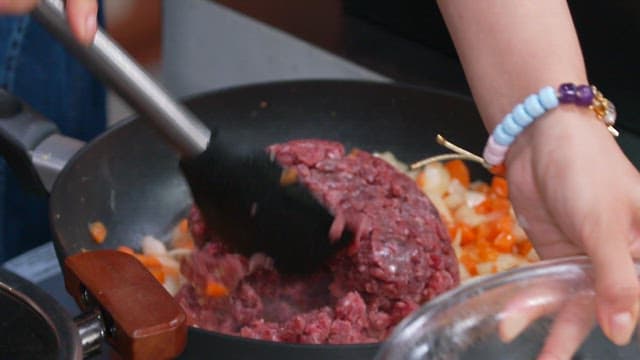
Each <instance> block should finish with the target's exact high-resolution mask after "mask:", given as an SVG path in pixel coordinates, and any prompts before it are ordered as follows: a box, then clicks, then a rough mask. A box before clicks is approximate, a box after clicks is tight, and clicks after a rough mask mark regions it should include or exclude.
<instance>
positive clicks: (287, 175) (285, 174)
mask: <svg viewBox="0 0 640 360" xmlns="http://www.w3.org/2000/svg"><path fill="white" fill-rule="evenodd" d="M296 181H298V171H297V170H296V169H295V168H293V167H290V168H286V169H284V170H282V175H281V176H280V185H282V186H288V185H291V184H295V183H296Z"/></svg>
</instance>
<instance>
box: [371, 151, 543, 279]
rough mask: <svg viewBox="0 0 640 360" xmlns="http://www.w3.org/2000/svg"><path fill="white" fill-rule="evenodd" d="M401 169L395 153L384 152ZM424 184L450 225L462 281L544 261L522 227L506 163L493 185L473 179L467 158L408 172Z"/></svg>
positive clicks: (493, 171) (497, 171) (495, 171)
mask: <svg viewBox="0 0 640 360" xmlns="http://www.w3.org/2000/svg"><path fill="white" fill-rule="evenodd" d="M379 156H380V157H382V158H384V159H385V160H387V161H389V162H390V163H391V164H392V165H393V166H395V167H396V168H398V169H403V168H404V167H405V165H404V164H402V163H399V162H398V161H397V159H395V157H393V154H389V153H383V154H381V155H379ZM405 173H406V174H407V175H409V176H411V177H412V178H413V179H414V180H415V182H416V185H417V186H418V188H420V189H421V190H422V191H423V192H424V193H425V194H426V195H427V196H428V197H429V199H430V200H431V202H432V203H433V205H434V206H435V207H436V209H437V210H438V212H439V214H440V218H441V219H442V221H443V222H444V223H445V225H447V227H448V230H449V235H450V237H451V239H452V245H453V248H454V251H455V253H456V255H457V256H458V260H459V263H460V276H461V279H462V281H465V280H468V279H470V278H473V277H476V276H482V275H488V274H493V273H495V272H498V271H504V270H508V269H512V268H515V267H519V266H524V265H527V264H529V263H531V262H535V261H538V255H537V253H536V252H535V250H534V249H533V245H532V244H531V242H530V241H529V240H528V239H527V236H526V234H525V233H524V231H523V230H522V228H521V227H520V226H519V225H518V222H517V220H516V218H515V214H514V212H513V208H512V206H511V202H510V201H509V187H508V184H507V181H506V179H505V178H504V174H505V168H504V166H494V167H492V168H491V169H490V173H491V174H493V175H494V176H493V177H492V179H491V181H490V182H489V183H487V182H483V181H474V182H471V177H470V173H469V168H468V167H467V166H466V164H465V163H464V162H463V161H462V160H458V159H456V160H451V161H447V162H446V163H441V162H431V163H428V164H427V165H426V166H425V167H424V168H423V169H422V170H419V171H411V172H410V171H408V170H405Z"/></svg>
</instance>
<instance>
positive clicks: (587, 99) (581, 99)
mask: <svg viewBox="0 0 640 360" xmlns="http://www.w3.org/2000/svg"><path fill="white" fill-rule="evenodd" d="M592 102H593V90H591V86H589V85H580V86H578V87H576V105H580V106H589V105H591V103H592Z"/></svg>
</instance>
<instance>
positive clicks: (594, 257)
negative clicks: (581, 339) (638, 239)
mask: <svg viewBox="0 0 640 360" xmlns="http://www.w3.org/2000/svg"><path fill="white" fill-rule="evenodd" d="M608 228H609V229H611V227H608ZM599 234H604V232H599ZM612 235H615V234H611V232H610V231H609V232H608V234H607V235H601V236H600V237H599V238H596V241H595V245H594V246H592V248H589V249H587V252H588V253H589V255H590V256H591V261H592V263H593V265H594V271H595V289H596V306H597V315H598V322H599V323H600V327H601V328H602V330H603V332H604V333H605V335H606V336H607V337H608V338H609V339H611V341H612V342H614V343H615V344H617V345H621V346H623V345H626V344H627V343H628V342H629V341H630V339H631V336H632V335H633V332H634V329H635V327H636V323H637V320H638V306H639V304H638V298H639V294H640V286H639V285H638V274H637V271H636V267H635V265H634V262H633V259H632V258H631V254H630V252H629V247H628V245H627V242H626V241H624V237H620V236H625V235H627V234H624V232H621V234H618V235H617V236H616V237H612ZM608 239H610V241H609V242H607V240H608Z"/></svg>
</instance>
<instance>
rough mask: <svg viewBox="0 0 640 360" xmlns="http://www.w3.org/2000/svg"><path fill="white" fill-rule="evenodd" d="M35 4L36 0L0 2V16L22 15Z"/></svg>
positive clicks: (1, 0)
mask: <svg viewBox="0 0 640 360" xmlns="http://www.w3.org/2000/svg"><path fill="white" fill-rule="evenodd" d="M37 3H38V0H0V14H24V13H27V12H29V11H31V10H32V9H33V8H34V7H35V6H36V4H37Z"/></svg>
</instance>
